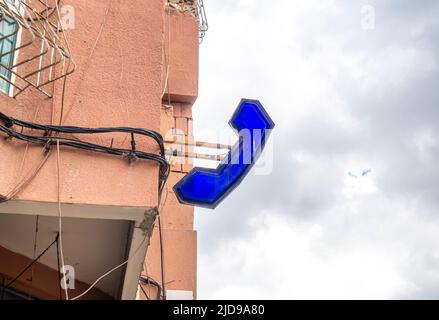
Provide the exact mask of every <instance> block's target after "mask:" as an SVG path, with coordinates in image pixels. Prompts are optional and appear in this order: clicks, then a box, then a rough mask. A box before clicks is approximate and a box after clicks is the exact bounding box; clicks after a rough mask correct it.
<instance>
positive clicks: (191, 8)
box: [168, 0, 198, 18]
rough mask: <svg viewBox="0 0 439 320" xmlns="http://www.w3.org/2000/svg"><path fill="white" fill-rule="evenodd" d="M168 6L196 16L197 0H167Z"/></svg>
mask: <svg viewBox="0 0 439 320" xmlns="http://www.w3.org/2000/svg"><path fill="white" fill-rule="evenodd" d="M168 7H169V8H170V9H171V10H173V11H176V12H180V13H184V14H190V15H192V16H193V17H195V18H198V0H168Z"/></svg>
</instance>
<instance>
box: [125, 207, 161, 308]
mask: <svg viewBox="0 0 439 320" xmlns="http://www.w3.org/2000/svg"><path fill="white" fill-rule="evenodd" d="M157 215H158V210H157V208H151V209H148V210H146V211H145V212H144V219H143V220H142V221H141V222H140V223H136V225H135V227H134V231H133V235H132V238H131V244H130V250H129V255H128V257H130V258H129V259H130V260H129V262H128V264H127V267H126V271H125V278H124V283H123V289H122V300H135V299H136V294H137V290H138V287H139V277H140V275H141V273H142V270H143V264H144V262H145V256H146V251H147V249H148V247H149V243H150V239H151V236H152V232H153V230H154V223H155V220H156V218H157Z"/></svg>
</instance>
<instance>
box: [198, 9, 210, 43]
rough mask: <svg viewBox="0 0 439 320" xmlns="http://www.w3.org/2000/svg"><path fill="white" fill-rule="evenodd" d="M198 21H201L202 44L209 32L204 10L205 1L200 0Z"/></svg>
mask: <svg viewBox="0 0 439 320" xmlns="http://www.w3.org/2000/svg"><path fill="white" fill-rule="evenodd" d="M198 19H199V21H200V43H202V42H203V39H204V37H205V36H206V33H207V31H208V30H209V23H208V22H207V15H206V9H205V8H204V3H203V0H198Z"/></svg>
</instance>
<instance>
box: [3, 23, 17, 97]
mask: <svg viewBox="0 0 439 320" xmlns="http://www.w3.org/2000/svg"><path fill="white" fill-rule="evenodd" d="M0 19H1V20H0V91H2V92H4V93H6V94H9V89H10V87H11V80H12V72H11V70H12V68H13V65H14V49H15V46H16V44H17V34H18V28H17V24H16V22H15V21H13V20H12V19H10V18H8V17H6V16H4V15H3V16H0Z"/></svg>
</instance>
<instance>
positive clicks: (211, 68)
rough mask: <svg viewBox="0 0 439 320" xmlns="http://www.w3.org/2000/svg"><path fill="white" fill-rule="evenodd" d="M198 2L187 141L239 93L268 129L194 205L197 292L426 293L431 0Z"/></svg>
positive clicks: (437, 114)
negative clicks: (198, 37)
mask: <svg viewBox="0 0 439 320" xmlns="http://www.w3.org/2000/svg"><path fill="white" fill-rule="evenodd" d="M204 2H205V5H206V9H207V14H208V20H209V24H210V30H209V32H208V34H207V37H206V39H205V41H204V43H203V44H202V46H201V61H200V67H201V74H200V96H199V99H198V101H197V104H196V106H195V111H194V113H195V114H194V117H195V118H196V124H195V125H196V126H195V133H196V136H197V138H198V139H208V140H210V141H212V140H213V139H216V140H224V139H225V138H224V132H226V133H227V132H229V133H231V130H230V128H229V127H228V125H227V122H228V120H229V118H230V116H231V115H232V112H233V110H234V109H235V108H236V106H237V104H238V102H239V101H240V99H241V98H243V97H246V98H254V99H259V100H260V101H261V102H262V103H263V105H264V106H265V108H266V109H267V111H268V112H269V114H270V115H271V116H272V118H273V120H274V121H275V122H276V125H277V127H276V129H275V132H274V133H273V135H272V137H271V138H272V142H273V149H272V150H270V153H272V157H273V161H274V165H273V170H272V172H271V173H270V174H268V175H263V174H262V175H261V174H258V175H256V174H254V172H253V173H252V174H251V175H249V176H248V177H247V179H246V180H245V181H244V182H243V183H242V184H241V186H240V187H239V188H238V189H237V190H236V191H235V192H234V193H233V194H232V195H231V196H230V197H229V198H228V199H227V200H226V201H225V202H224V203H222V204H221V205H220V207H219V208H217V209H216V210H215V211H210V210H201V209H197V215H196V220H197V221H196V223H197V229H198V232H199V266H198V273H199V279H198V281H199V284H198V287H199V298H201V299H211V298H218V299H222V298H225V299H237V298H246V299H287V298H288V299H306V298H317V299H321V298H330V299H332V298H334V299H339V298H348V299H349V298H354V299H356V298H365V299H369V298H378V299H398V298H436V299H438V298H439V165H438V160H439V135H438V133H439V105H438V103H439V90H438V89H439V60H438V55H439V18H438V17H439V1H436V0H423V1H419V2H417V1H412V0H380V1H373V0H368V1H342V0H339V1H336V0H333V1H330V0H325V1H323V0H303V1H302V0H294V1H292V0H274V1H260V0H257V1H256V0H205V1H204ZM373 15H374V16H373ZM215 134H216V135H217V137H218V138H215V137H214V136H215Z"/></svg>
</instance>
